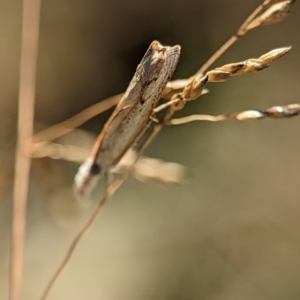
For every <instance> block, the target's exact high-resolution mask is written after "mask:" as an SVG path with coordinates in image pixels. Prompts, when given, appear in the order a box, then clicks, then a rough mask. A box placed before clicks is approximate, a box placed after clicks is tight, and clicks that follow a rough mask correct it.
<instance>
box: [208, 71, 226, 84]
mask: <svg viewBox="0 0 300 300" xmlns="http://www.w3.org/2000/svg"><path fill="white" fill-rule="evenodd" d="M206 75H207V76H208V82H223V81H226V80H228V79H229V77H230V75H231V74H230V73H229V72H225V71H222V70H221V69H215V70H212V71H209V72H207V74H206Z"/></svg>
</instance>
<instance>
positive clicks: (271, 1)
mask: <svg viewBox="0 0 300 300" xmlns="http://www.w3.org/2000/svg"><path fill="white" fill-rule="evenodd" d="M284 1H286V0H266V1H265V2H264V3H263V6H264V7H265V8H269V7H270V6H272V5H274V4H276V3H279V2H284ZM295 1H296V0H295ZM295 1H294V2H295Z"/></svg>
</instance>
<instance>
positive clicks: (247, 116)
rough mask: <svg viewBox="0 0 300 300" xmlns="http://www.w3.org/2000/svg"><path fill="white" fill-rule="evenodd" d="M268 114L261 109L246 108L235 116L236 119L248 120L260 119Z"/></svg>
mask: <svg viewBox="0 0 300 300" xmlns="http://www.w3.org/2000/svg"><path fill="white" fill-rule="evenodd" d="M265 116H266V114H265V113H264V112H262V111H259V110H245V111H243V112H241V113H239V114H237V115H236V116H235V119H236V120H239V121H247V120H249V121H250V120H259V119H262V118H264V117H265Z"/></svg>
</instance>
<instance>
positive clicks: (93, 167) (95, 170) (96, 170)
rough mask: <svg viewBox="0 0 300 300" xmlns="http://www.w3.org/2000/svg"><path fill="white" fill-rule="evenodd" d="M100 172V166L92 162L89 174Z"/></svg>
mask: <svg viewBox="0 0 300 300" xmlns="http://www.w3.org/2000/svg"><path fill="white" fill-rule="evenodd" d="M100 172H101V168H100V166H99V165H97V164H93V165H92V166H91V169H90V173H91V174H93V175H98V174H100Z"/></svg>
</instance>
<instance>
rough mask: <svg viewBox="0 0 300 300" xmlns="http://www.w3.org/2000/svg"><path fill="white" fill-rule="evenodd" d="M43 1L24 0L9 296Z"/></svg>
mask: <svg viewBox="0 0 300 300" xmlns="http://www.w3.org/2000/svg"><path fill="white" fill-rule="evenodd" d="M39 19H40V1H39V0H24V1H23V21H22V44H21V45H22V46H21V47H22V48H21V65H20V88H19V101H18V140H17V147H16V154H15V159H16V162H15V178H14V190H13V192H14V197H13V221H12V237H11V257H10V259H11V261H10V296H9V299H10V300H18V299H20V296H21V287H22V272H23V255H24V240H25V227H26V211H27V196H28V188H29V174H30V165H31V158H30V157H29V156H26V155H25V154H24V148H23V147H24V144H25V141H26V140H27V139H28V138H30V137H31V136H32V134H33V121H34V102H35V81H36V60H37V48H38V35H39Z"/></svg>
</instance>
